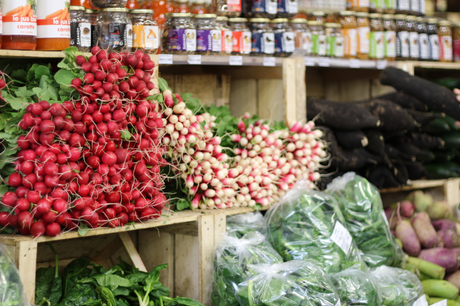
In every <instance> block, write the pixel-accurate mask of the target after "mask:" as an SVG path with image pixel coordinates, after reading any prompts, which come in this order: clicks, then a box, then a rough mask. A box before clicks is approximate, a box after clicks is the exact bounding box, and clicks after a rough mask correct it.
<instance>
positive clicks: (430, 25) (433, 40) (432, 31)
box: [427, 18, 439, 61]
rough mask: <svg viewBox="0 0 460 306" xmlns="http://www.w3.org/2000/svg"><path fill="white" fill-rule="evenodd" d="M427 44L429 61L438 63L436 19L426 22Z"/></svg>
mask: <svg viewBox="0 0 460 306" xmlns="http://www.w3.org/2000/svg"><path fill="white" fill-rule="evenodd" d="M427 34H428V42H429V43H430V61H439V35H438V19H436V18H429V19H428V20H427Z"/></svg>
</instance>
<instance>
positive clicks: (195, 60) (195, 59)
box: [187, 55, 201, 65]
mask: <svg viewBox="0 0 460 306" xmlns="http://www.w3.org/2000/svg"><path fill="white" fill-rule="evenodd" d="M187 62H188V63H189V64H190V65H201V55H189V56H188V60H187Z"/></svg>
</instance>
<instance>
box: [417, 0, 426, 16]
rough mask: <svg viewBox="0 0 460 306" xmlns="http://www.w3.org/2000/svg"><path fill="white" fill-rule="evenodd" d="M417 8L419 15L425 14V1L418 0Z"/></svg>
mask: <svg viewBox="0 0 460 306" xmlns="http://www.w3.org/2000/svg"><path fill="white" fill-rule="evenodd" d="M418 10H419V13H420V15H423V16H424V15H425V14H426V3H425V0H419V3H418Z"/></svg>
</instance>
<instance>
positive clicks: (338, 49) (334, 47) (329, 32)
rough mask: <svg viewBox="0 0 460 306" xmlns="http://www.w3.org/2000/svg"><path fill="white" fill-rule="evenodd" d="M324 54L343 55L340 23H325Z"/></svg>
mask: <svg viewBox="0 0 460 306" xmlns="http://www.w3.org/2000/svg"><path fill="white" fill-rule="evenodd" d="M324 27H325V29H326V30H325V31H326V56H329V57H337V58H342V57H343V36H342V32H341V31H340V28H341V27H342V26H341V25H340V23H326V24H325V25H324Z"/></svg>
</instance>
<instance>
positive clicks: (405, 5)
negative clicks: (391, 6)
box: [398, 0, 410, 11]
mask: <svg viewBox="0 0 460 306" xmlns="http://www.w3.org/2000/svg"><path fill="white" fill-rule="evenodd" d="M409 1H410V0H398V10H400V11H408V10H410V2H409Z"/></svg>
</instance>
